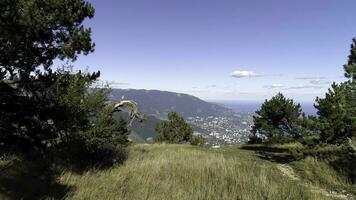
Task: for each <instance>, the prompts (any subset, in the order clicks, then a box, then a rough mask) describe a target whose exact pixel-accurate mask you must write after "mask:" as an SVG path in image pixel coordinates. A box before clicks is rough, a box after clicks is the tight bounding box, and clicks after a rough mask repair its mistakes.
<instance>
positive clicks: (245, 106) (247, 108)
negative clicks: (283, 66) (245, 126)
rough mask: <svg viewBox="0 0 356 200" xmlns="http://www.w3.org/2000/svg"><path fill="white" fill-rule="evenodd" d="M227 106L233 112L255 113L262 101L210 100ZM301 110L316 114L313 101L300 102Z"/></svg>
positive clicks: (308, 113)
mask: <svg viewBox="0 0 356 200" xmlns="http://www.w3.org/2000/svg"><path fill="white" fill-rule="evenodd" d="M210 102H213V103H216V104H219V105H222V106H225V107H227V108H230V109H231V110H233V111H235V112H243V113H255V112H256V111H257V110H258V109H259V108H260V107H261V105H262V103H263V102H260V101H242V100H237V101H232V100H214V101H210ZM300 105H301V106H302V110H303V112H305V114H307V115H314V116H315V115H316V112H317V110H316V109H315V107H314V102H300Z"/></svg>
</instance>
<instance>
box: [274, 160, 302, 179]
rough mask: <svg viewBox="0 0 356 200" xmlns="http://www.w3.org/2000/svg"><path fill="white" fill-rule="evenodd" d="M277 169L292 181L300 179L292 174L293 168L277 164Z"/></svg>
mask: <svg viewBox="0 0 356 200" xmlns="http://www.w3.org/2000/svg"><path fill="white" fill-rule="evenodd" d="M277 168H278V169H279V171H281V172H282V174H283V175H285V176H287V177H289V178H290V179H292V180H295V181H297V180H300V178H299V177H298V176H297V175H296V174H295V173H294V170H293V168H291V167H290V166H288V165H283V164H279V165H277Z"/></svg>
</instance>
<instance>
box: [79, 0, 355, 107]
mask: <svg viewBox="0 0 356 200" xmlns="http://www.w3.org/2000/svg"><path fill="white" fill-rule="evenodd" d="M89 2H91V3H92V4H93V5H94V7H95V9H96V14H95V17H94V18H93V19H92V20H88V21H86V22H85V25H86V26H89V27H91V28H92V31H93V35H92V38H93V40H94V42H95V43H96V50H95V52H94V53H92V54H89V55H88V56H81V57H80V58H79V59H78V61H77V62H76V63H75V64H74V65H75V66H76V67H77V68H87V67H88V68H89V69H90V71H94V70H101V72H102V77H101V79H102V80H105V81H109V82H111V83H113V85H112V86H113V87H119V88H137V89H141V88H143V89H159V90H168V91H175V92H182V93H188V94H192V95H195V96H198V97H200V98H202V99H207V100H212V99H216V100H257V101H260V100H264V99H265V98H270V97H271V96H273V95H274V94H276V93H277V92H278V91H281V92H283V93H284V94H286V96H288V97H291V98H295V99H296V100H298V101H314V99H315V97H316V96H323V94H324V93H325V92H326V90H327V88H328V87H329V85H330V83H331V82H332V81H337V82H340V81H343V80H344V78H342V75H343V69H342V65H343V64H344V63H346V61H347V56H348V54H349V48H350V44H351V39H352V38H353V37H355V36H356V15H355V11H354V8H355V7H356V1H354V0H294V1H292V0H248V1H247V0H244V1H240V0H105V1H103V0H90V1H89Z"/></svg>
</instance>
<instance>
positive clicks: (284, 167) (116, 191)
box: [0, 144, 355, 200]
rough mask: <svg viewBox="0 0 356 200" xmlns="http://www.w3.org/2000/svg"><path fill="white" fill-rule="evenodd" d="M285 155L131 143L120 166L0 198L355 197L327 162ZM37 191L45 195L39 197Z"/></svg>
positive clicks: (269, 150) (68, 175)
mask: <svg viewBox="0 0 356 200" xmlns="http://www.w3.org/2000/svg"><path fill="white" fill-rule="evenodd" d="M288 148H291V147H288ZM285 150H286V148H283V147H281V146H275V147H265V146H262V145H260V146H259V145H255V146H233V147H225V148H221V149H208V148H201V147H193V146H189V145H171V144H170V145H168V144H153V145H142V144H135V145H132V146H130V148H129V159H128V160H127V161H126V162H125V163H124V164H123V165H121V166H117V167H112V168H109V169H105V170H93V169H92V170H88V171H85V172H82V173H74V172H68V171H67V172H66V171H64V172H63V171H62V172H61V174H59V175H58V176H57V179H56V182H55V183H54V182H52V183H51V184H52V185H51V184H45V182H38V181H37V182H34V181H33V180H31V178H27V179H21V181H22V183H18V186H19V190H18V191H17V192H14V191H13V192H12V193H10V192H6V191H5V190H4V188H5V187H4V184H1V183H0V185H1V189H2V190H1V191H2V196H0V197H1V198H0V199H16V198H23V199H73V200H76V199H87V200H91V199H92V200H94V199H95V200H96V199H130V200H131V199H162V200H163V199H170V200H175V199H177V200H178V199H179V200H182V199H202V200H203V199H204V200H205V199H229V200H230V199H242V200H245V199H246V200H250V199H251V200H252V199H273V200H278V199H281V200H282V199H283V200H285V199H315V200H323V199H353V198H354V196H352V190H353V189H355V187H353V186H351V185H350V184H349V183H348V182H347V181H346V179H343V178H342V177H341V176H339V175H338V174H336V172H335V171H334V170H333V169H332V168H331V167H329V166H328V165H327V164H326V163H324V162H322V161H318V160H316V159H314V158H310V157H308V158H306V159H303V160H300V161H291V160H290V157H289V156H290V155H289V154H288V153H287V152H286V151H285ZM4 163H5V162H4V161H3V162H2V164H3V165H5V164H4ZM0 164H1V163H0ZM7 165H8V163H7ZM17 167H18V168H19V170H20V169H21V168H20V167H19V166H17ZM6 170H9V169H5V170H4V171H2V175H1V176H0V182H1V181H2V180H7V179H6V176H11V175H14V174H15V173H14V172H12V173H9V172H8V173H6ZM8 179H10V177H8ZM24 182H25V183H24ZM41 183H42V184H43V186H42V187H44V188H32V189H31V191H30V189H28V187H35V186H33V185H32V186H30V185H31V184H37V185H41ZM15 185H16V184H14V185H13V187H16V186H15ZM5 186H6V185H5ZM26 186H27V187H26ZM36 187H38V186H36ZM26 188H27V189H26ZM56 188H57V189H56ZM36 190H37V191H36ZM41 191H46V194H42V195H40V194H39V193H40V192H41ZM350 191H351V192H350ZM21 194H23V195H22V196H21ZM35 197H36V198H35Z"/></svg>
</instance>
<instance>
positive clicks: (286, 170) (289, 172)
mask: <svg viewBox="0 0 356 200" xmlns="http://www.w3.org/2000/svg"><path fill="white" fill-rule="evenodd" d="M277 169H278V170H280V171H281V172H282V174H283V175H284V176H287V177H289V178H290V179H292V180H294V181H298V180H300V178H299V177H298V176H297V175H296V174H295V173H294V170H293V168H292V167H290V166H288V165H284V164H278V165H277ZM304 185H305V186H307V187H308V188H310V190H311V191H312V192H315V193H320V194H322V195H324V196H327V197H332V198H337V199H345V200H355V198H354V197H353V196H352V195H351V194H347V193H339V192H335V191H327V190H325V189H324V188H320V187H316V186H312V185H308V184H304Z"/></svg>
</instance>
